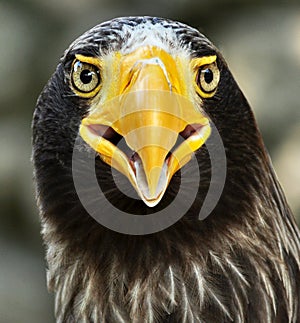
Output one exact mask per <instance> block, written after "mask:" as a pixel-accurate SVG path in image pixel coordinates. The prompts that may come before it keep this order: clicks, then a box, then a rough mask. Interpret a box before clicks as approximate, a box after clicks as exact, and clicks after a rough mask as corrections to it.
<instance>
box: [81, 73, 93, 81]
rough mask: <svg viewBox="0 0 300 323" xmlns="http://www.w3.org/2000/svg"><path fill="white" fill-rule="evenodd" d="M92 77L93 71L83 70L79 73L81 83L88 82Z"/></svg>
mask: <svg viewBox="0 0 300 323" xmlns="http://www.w3.org/2000/svg"><path fill="white" fill-rule="evenodd" d="M92 78H93V72H92V71H90V70H83V71H82V72H81V73H80V80H81V82H82V83H83V84H88V83H90V82H91V81H92Z"/></svg>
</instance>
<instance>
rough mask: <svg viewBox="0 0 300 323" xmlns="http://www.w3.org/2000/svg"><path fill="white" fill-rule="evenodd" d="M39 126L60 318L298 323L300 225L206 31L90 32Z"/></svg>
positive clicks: (43, 101) (156, 26)
mask: <svg viewBox="0 0 300 323" xmlns="http://www.w3.org/2000/svg"><path fill="white" fill-rule="evenodd" d="M266 59H267V58H266ZM256 72H257V74H259V73H260V72H259V71H256ZM258 77H259V75H258ZM266 95H267V94H266ZM282 126H283V125H282ZM286 126H287V125H285V127H286ZM32 129H33V136H32V138H33V139H32V145H33V158H32V159H33V164H34V180H35V183H36V198H37V205H38V208H39V214H40V219H41V226H42V236H43V240H44V243H45V248H46V259H47V264H48V268H47V284H48V288H49V290H50V291H53V292H54V293H55V317H56V321H57V322H101V323H117V322H119V323H125V322H126V323H127V322H133V323H141V322H146V323H152V322H153V323H155V322H163V323H165V322H178V323H179V322H180V323H182V322H188V323H191V322H202V323H203V322H205V323H210V322H213V323H218V322H236V323H237V322H249V323H250V322H251V323H253V322H255V323H268V322H269V323H274V322H281V323H283V322H294V323H295V322H299V321H300V297H299V296H300V254H299V246H300V233H299V229H298V227H297V225H296V222H295V219H294V217H293V215H292V212H291V210H290V208H289V206H288V204H287V201H286V198H285V196H284V193H283V191H282V188H281V186H280V184H279V182H278V180H277V178H276V174H275V172H274V170H273V167H272V164H271V161H270V158H269V155H268V153H267V151H266V148H265V146H264V143H263V140H262V136H261V134H260V132H259V130H258V127H257V124H256V121H255V117H254V115H253V112H252V110H251V108H250V106H249V104H248V102H247V100H246V98H245V96H244V95H243V93H242V91H241V90H240V88H239V86H238V85H237V83H236V81H235V80H234V78H233V76H232V74H231V72H230V71H229V68H228V66H227V64H226V62H225V60H224V58H223V56H222V54H221V53H220V52H219V50H218V49H217V48H216V47H215V46H214V45H213V44H212V43H211V41H210V40H208V39H207V38H206V37H205V36H204V35H203V34H201V33H200V32H199V31H198V30H196V29H194V28H192V27H190V26H188V25H186V24H183V23H180V22H176V21H172V20H169V19H164V18H157V17H148V16H145V17H122V18H115V19H112V20H110V21H107V22H104V23H101V24H99V25H97V26H95V27H94V28H92V29H90V30H89V31H87V32H85V33H84V34H83V35H81V36H80V37H79V38H77V39H76V40H75V41H74V42H73V43H72V44H71V45H70V47H69V48H68V49H67V50H66V51H65V53H64V54H63V56H62V57H61V59H60V62H59V64H58V66H57V68H56V71H55V72H54V74H53V75H52V77H51V78H50V80H49V81H48V83H47V85H46V86H45V88H44V89H43V91H42V93H41V94H40V96H39V99H38V102H37V105H36V108H35V111H34V116H33V126H32ZM218 138H219V139H218ZM220 174H221V175H222V174H223V175H222V176H221V175H220ZM174 205H175V206H174ZM165 210H169V211H168V212H165V213H164V211H165ZM201 212H202V213H201ZM203 212H204V213H205V212H206V213H205V214H204V213H203ZM203 214H204V215H203Z"/></svg>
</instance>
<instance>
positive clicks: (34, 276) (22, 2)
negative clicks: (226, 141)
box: [0, 0, 300, 323]
mask: <svg viewBox="0 0 300 323" xmlns="http://www.w3.org/2000/svg"><path fill="white" fill-rule="evenodd" d="M126 15H155V16H163V17H169V18H172V19H175V20H180V21H183V22H186V23H188V24H190V25H192V26H194V27H198V28H200V30H201V31H202V32H203V33H205V34H206V35H207V36H208V37H209V38H210V39H211V40H212V41H213V42H214V43H215V44H216V45H217V46H218V47H219V48H220V49H221V50H222V52H223V54H224V56H225V58H226V59H227V61H228V63H229V66H230V68H231V70H232V72H233V74H234V75H235V77H236V79H237V81H238V83H239V84H240V86H241V88H242V89H243V91H244V93H245V94H246V96H247V98H248V100H249V101H250V103H251V106H252V107H253V109H254V110H255V114H256V116H257V120H258V123H259V126H260V128H261V131H262V133H263V136H264V140H265V143H266V145H267V147H268V149H269V151H270V154H271V157H272V159H273V162H274V165H275V169H276V171H277V174H278V176H279V178H280V180H281V183H282V185H283V187H284V188H285V191H286V193H287V196H288V200H289V202H290V205H291V207H292V209H293V210H294V213H295V214H296V215H297V217H298V218H299V216H300V170H299V167H300V149H299V148H300V144H299V140H300V95H299V94H300V2H299V1H298V0H295V1H287V0H286V1H282V2H281V1H278V0H273V1H259V0H241V1H238V0H174V1H168V0H151V1H143V2H142V1H137V0H127V1H121V0H77V1H73V0H48V1H40V0H27V1H26V0H18V1H17V0H7V1H5V0H0V84H1V86H0V156H1V157H0V205H1V207H0V212H1V214H0V216H1V222H0V322H1V323H2V322H3V323H19V322H21V323H23V322H24V323H26V322H28V323H29V322H30V323H40V322H44V323H48V322H54V318H53V296H52V295H49V294H48V292H47V290H46V277H45V262H44V251H43V247H42V241H41V238H40V234H39V230H40V226H39V219H38V215H37V211H36V208H35V202H34V198H33V192H34V189H33V184H32V166H31V162H30V155H31V142H30V141H31V139H30V137H31V129H30V128H31V117H32V112H33V109H34V106H35V102H36V99H37V97H38V95H39V93H40V91H41V90H42V88H43V86H44V84H45V83H46V81H47V79H48V78H49V77H50V75H51V74H52V72H53V71H54V69H55V66H56V64H57V62H58V60H59V58H60V56H61V55H62V53H63V51H64V50H65V48H66V47H68V45H69V43H70V42H71V41H72V40H73V39H75V38H76V37H77V36H78V35H80V34H81V33H82V32H84V31H85V30H87V29H89V28H90V27H92V26H94V25H95V24H97V23H100V22H102V21H105V20H108V19H111V18H113V17H117V16H126Z"/></svg>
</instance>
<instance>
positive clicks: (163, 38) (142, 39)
mask: <svg viewBox="0 0 300 323" xmlns="http://www.w3.org/2000/svg"><path fill="white" fill-rule="evenodd" d="M122 32H123V34H124V38H127V41H126V42H125V43H124V45H123V47H122V49H121V52H122V54H128V53H129V52H132V51H134V50H136V49H137V48H139V47H142V46H157V47H159V48H162V49H163V50H165V51H167V52H169V53H170V54H174V55H176V54H177V55H178V54H181V55H183V54H187V51H186V48H184V47H183V46H182V44H181V43H180V41H179V39H178V36H177V35H176V32H175V30H174V28H172V27H170V26H164V25H163V24H153V23H152V22H149V21H147V22H145V23H142V24H139V25H137V26H135V27H134V28H132V27H131V26H127V25H124V27H123V28H122ZM125 35H126V36H127V37H125Z"/></svg>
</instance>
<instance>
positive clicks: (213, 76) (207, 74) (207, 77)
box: [196, 62, 220, 98]
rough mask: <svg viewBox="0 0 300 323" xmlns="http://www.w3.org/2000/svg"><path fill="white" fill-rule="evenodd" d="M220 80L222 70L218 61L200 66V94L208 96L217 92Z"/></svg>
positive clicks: (198, 79) (198, 76) (197, 81)
mask: <svg viewBox="0 0 300 323" xmlns="http://www.w3.org/2000/svg"><path fill="white" fill-rule="evenodd" d="M219 81H220V71H219V69H218V66H217V63H216V62H214V63H212V64H208V65H203V66H200V67H199V69H198V71H197V74H196V83H197V90H198V92H199V94H200V95H201V96H202V97H204V98H208V97H211V96H213V95H214V94H215V92H216V89H217V86H218V84H219Z"/></svg>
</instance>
